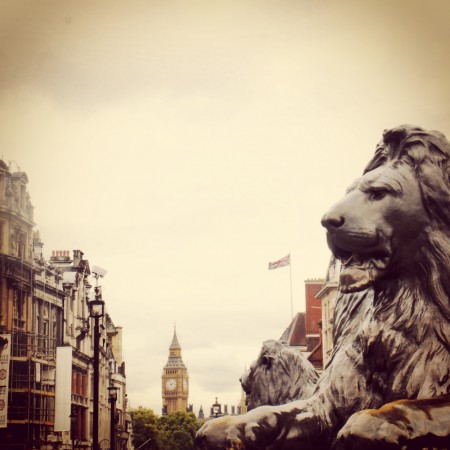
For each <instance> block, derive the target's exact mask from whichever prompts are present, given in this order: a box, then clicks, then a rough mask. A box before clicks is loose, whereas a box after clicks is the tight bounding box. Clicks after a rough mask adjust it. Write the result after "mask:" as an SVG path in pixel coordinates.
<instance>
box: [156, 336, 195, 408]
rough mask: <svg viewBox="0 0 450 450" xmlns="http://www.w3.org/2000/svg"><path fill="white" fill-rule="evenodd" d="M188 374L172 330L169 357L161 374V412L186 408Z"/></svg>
mask: <svg viewBox="0 0 450 450" xmlns="http://www.w3.org/2000/svg"><path fill="white" fill-rule="evenodd" d="M188 397H189V375H188V370H187V367H186V365H185V364H184V362H183V359H182V357H181V346H180V344H179V342H178V338H177V332H176V330H174V333H173V339H172V343H171V344H170V347H169V359H168V360H167V363H166V365H165V366H164V368H163V374H162V404H163V408H162V412H163V414H170V413H173V412H176V411H187V410H188Z"/></svg>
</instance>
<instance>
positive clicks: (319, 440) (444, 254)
mask: <svg viewBox="0 0 450 450" xmlns="http://www.w3.org/2000/svg"><path fill="white" fill-rule="evenodd" d="M322 224H323V226H324V227H325V228H326V230H327V240H328V244H329V246H330V249H331V251H332V253H333V254H334V256H335V257H337V258H338V259H340V261H341V263H342V269H341V272H340V288H339V291H340V292H339V294H338V298H337V300H336V305H335V313H334V324H335V328H334V333H335V335H334V347H333V352H332V355H331V359H330V361H329V363H328V365H327V367H326V368H325V371H324V373H323V374H322V376H321V378H320V379H319V382H318V384H317V388H316V390H315V392H314V393H313V395H312V396H311V397H309V398H308V399H303V400H296V401H294V402H291V403H288V404H286V405H281V406H261V407H259V408H255V409H254V410H252V411H250V412H248V413H247V414H244V415H242V416H229V417H224V418H219V419H216V420H211V421H209V422H208V423H206V424H205V425H204V426H203V427H202V428H201V429H200V430H199V432H198V433H197V436H196V441H195V442H196V446H197V449H202V450H203V449H208V450H216V449H226V448H239V449H246V450H251V449H252V450H253V449H294V448H295V449H303V450H304V449H308V450H312V449H330V448H339V449H345V448H351V449H358V448H364V449H365V450H367V449H369V448H376V449H382V448H400V447H401V446H407V447H406V448H408V449H409V448H417V447H416V445H419V446H420V445H422V446H424V447H425V446H430V447H431V446H434V447H436V446H441V447H443V446H444V445H445V444H447V443H448V436H449V435H450V407H449V405H450V301H449V299H450V143H449V142H448V141H447V139H446V138H445V136H444V135H443V134H441V133H439V132H437V131H425V130H423V129H421V128H418V127H413V126H407V125H405V126H400V127H397V128H394V129H391V130H387V131H385V132H384V134H383V139H382V141H381V142H380V143H379V144H378V146H377V148H376V151H375V155H374V157H373V158H372V160H371V161H370V162H369V164H368V165H367V167H366V169H365V171H364V173H363V175H362V176H361V177H360V178H358V179H357V180H356V181H355V182H354V183H353V184H352V185H351V186H350V188H349V189H348V192H347V194H346V195H345V196H344V197H343V199H342V200H340V201H339V202H338V203H336V204H335V205H334V206H332V207H331V208H330V210H329V211H328V212H327V213H326V214H325V215H324V217H323V219H322ZM416 419H420V420H419V421H418V422H416ZM424 439H425V441H423V440H424ZM427 439H428V441H427ZM423 442H425V443H423Z"/></svg>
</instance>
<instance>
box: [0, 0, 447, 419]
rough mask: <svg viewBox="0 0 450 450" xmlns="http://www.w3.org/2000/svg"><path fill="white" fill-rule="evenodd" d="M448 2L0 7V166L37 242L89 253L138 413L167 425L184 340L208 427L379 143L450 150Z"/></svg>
mask: <svg viewBox="0 0 450 450" xmlns="http://www.w3.org/2000/svg"><path fill="white" fill-rule="evenodd" d="M449 55H450V2H448V1H447V0H442V1H439V0H431V1H428V2H424V1H415V0H389V1H388V0H386V1H378V0H377V1H366V2H361V1H357V0H345V1H339V0H337V1H331V0H295V1H294V0H277V1H266V0H257V1H256V0H255V1H246V0H239V1H236V0H231V1H230V0H227V1H222V0H216V1H200V0H192V1H187V0H186V1H177V0H173V1H162V0H159V1H150V0H145V1H144V0H143V1H138V0H127V1H114V0H108V1H100V0H97V1H80V0H77V1H71V0H65V1H61V0H58V1H53V0H49V1H45V0H39V1H36V0H33V1H32V0H30V1H20V0H11V1H9V0H2V2H1V4H0V157H3V159H4V160H5V161H6V162H7V163H8V162H9V161H14V162H13V163H12V168H13V169H14V170H15V169H16V168H17V166H19V167H20V169H21V170H23V171H25V172H26V173H27V174H28V176H29V180H30V183H29V192H30V195H31V200H32V203H33V205H34V206H35V222H36V228H37V229H39V230H40V234H41V238H42V240H43V241H44V243H45V247H44V254H45V256H46V257H47V258H48V257H50V255H51V251H52V250H73V249H80V250H82V251H83V252H84V255H85V258H86V259H88V260H89V262H90V264H91V266H92V265H97V266H100V267H102V268H104V269H106V270H107V271H108V273H107V275H106V277H105V278H104V279H103V286H104V298H105V300H106V303H107V309H108V311H109V312H110V314H111V316H112V318H113V321H114V322H115V324H116V325H121V326H123V330H124V331H123V333H124V352H125V359H126V364H127V383H128V395H129V399H130V402H131V406H132V407H137V406H139V405H142V406H144V407H150V408H152V409H154V410H155V412H157V413H160V411H161V405H162V402H161V373H162V368H163V366H164V364H165V363H166V361H167V357H168V348H169V345H170V343H171V340H172V335H173V327H174V323H175V322H176V326H177V333H178V338H179V341H180V344H181V346H182V349H183V359H184V361H185V363H186V365H187V366H188V369H189V374H190V398H189V402H190V403H193V404H194V411H195V412H196V413H197V412H198V408H199V406H200V405H203V407H204V409H205V411H206V412H208V411H209V407H210V405H211V404H212V403H213V402H214V399H215V397H216V396H217V397H218V399H219V401H221V402H222V403H227V404H229V405H231V404H237V402H238V400H239V398H240V385H239V382H238V378H239V376H240V374H241V373H242V372H243V371H244V369H245V366H246V365H247V366H248V365H249V364H250V362H251V361H252V360H253V359H254V358H255V357H256V356H257V353H258V351H259V348H260V346H261V343H262V341H263V340H265V339H269V338H279V337H280V336H281V334H282V333H283V331H284V329H285V328H286V327H287V326H288V324H289V322H290V319H291V306H290V280H289V268H288V267H285V268H282V269H278V270H274V271H268V270H267V265H268V263H269V261H274V260H277V259H279V258H281V257H283V256H285V255H286V254H288V253H289V252H290V253H291V258H292V267H291V269H292V287H293V303H294V310H295V312H297V311H301V310H303V308H304V290H305V289H304V280H305V279H308V278H321V277H324V275H325V273H326V268H327V264H328V260H329V251H328V249H327V246H326V243H325V232H324V229H322V227H321V226H320V218H321V216H322V214H323V213H324V212H325V211H326V209H327V208H328V207H329V206H330V205H331V204H332V203H333V202H335V201H336V200H338V199H339V197H340V196H341V195H342V194H343V193H344V192H345V188H346V187H347V185H348V184H349V183H350V182H351V181H352V180H353V179H354V178H356V177H357V176H359V174H360V173H361V171H362V170H363V168H364V166H365V164H366V162H367V161H368V160H369V158H370V157H371V155H372V153H373V151H374V149H375V145H376V143H377V142H378V141H379V139H380V138H381V134H382V131H383V130H384V129H386V128H391V127H394V126H397V125H400V124H403V123H411V124H415V125H420V126H423V127H425V128H429V129H437V130H440V131H442V132H444V133H445V134H446V135H447V136H450V83H449V79H450V58H449Z"/></svg>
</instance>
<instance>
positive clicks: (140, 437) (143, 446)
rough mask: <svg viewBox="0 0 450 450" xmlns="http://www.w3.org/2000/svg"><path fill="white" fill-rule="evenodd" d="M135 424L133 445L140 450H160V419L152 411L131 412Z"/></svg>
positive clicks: (141, 409) (137, 410) (144, 409)
mask: <svg viewBox="0 0 450 450" xmlns="http://www.w3.org/2000/svg"><path fill="white" fill-rule="evenodd" d="M130 415H131V420H132V424H133V445H134V448H136V449H137V448H139V447H140V450H159V445H158V442H159V429H158V417H157V416H156V415H155V413H154V412H153V411H152V410H151V409H147V408H139V409H136V410H134V411H131V412H130Z"/></svg>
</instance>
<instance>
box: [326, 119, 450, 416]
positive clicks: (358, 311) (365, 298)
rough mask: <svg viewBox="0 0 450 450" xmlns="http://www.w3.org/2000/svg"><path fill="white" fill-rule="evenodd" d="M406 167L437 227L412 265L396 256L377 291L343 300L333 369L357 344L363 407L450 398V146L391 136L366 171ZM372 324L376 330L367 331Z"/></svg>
mask: <svg viewBox="0 0 450 450" xmlns="http://www.w3.org/2000/svg"><path fill="white" fill-rule="evenodd" d="M400 162H402V163H405V162H406V163H407V164H408V165H410V166H411V167H412V168H413V170H414V174H415V176H416V178H417V182H418V184H419V189H420V194H421V197H422V202H423V208H424V209H423V213H424V214H426V215H428V218H429V221H430V223H431V226H429V227H427V228H426V229H424V230H423V245H421V246H420V248H417V249H416V250H415V252H416V253H417V254H416V255H411V263H408V261H406V262H405V261H396V260H395V257H394V260H393V261H392V264H391V267H390V269H389V273H388V274H387V276H385V277H383V278H382V279H380V280H377V281H376V283H375V284H374V286H372V287H371V288H370V289H368V290H365V291H361V292H356V293H352V294H340V295H338V298H337V301H336V307H335V317H334V323H335V346H334V349H333V357H332V359H331V361H330V366H331V367H329V370H330V372H333V371H334V370H333V369H334V368H333V365H336V364H339V362H340V361H339V360H340V359H341V358H342V351H341V350H342V349H343V347H347V346H348V344H349V342H351V347H352V350H353V351H354V354H352V353H350V354H349V355H348V357H349V359H350V360H351V361H353V364H354V365H355V366H357V370H358V371H359V372H360V373H361V374H363V375H364V380H365V382H366V385H365V386H363V389H362V390H361V392H363V391H364V390H365V391H367V392H366V393H365V394H364V393H363V394H361V396H362V399H361V400H362V401H361V402H360V404H359V405H358V408H361V407H362V408H373V407H375V408H378V407H380V406H381V405H382V404H384V403H386V402H388V401H394V400H398V399H401V398H408V399H415V398H427V397H434V396H437V395H441V394H448V393H450V301H449V299H450V232H449V230H450V143H449V142H448V141H447V140H446V139H445V136H444V135H442V134H441V133H439V132H436V131H431V132H429V131H425V130H423V129H421V128H418V127H412V126H401V127H398V128H394V129H391V130H388V131H386V132H385V133H384V135H383V140H382V141H381V143H380V144H379V145H378V146H377V149H376V152H375V155H374V157H373V159H372V160H371V161H370V162H369V164H368V165H367V167H366V169H365V172H364V173H367V172H369V171H371V170H374V169H376V168H378V167H381V166H383V165H385V164H386V163H393V164H394V165H395V164H396V163H400ZM405 225H406V226H407V224H405ZM398 267H401V269H398ZM364 322H365V323H366V324H369V326H368V327H361V326H360V324H361V323H364ZM368 329H370V330H371V331H370V332H367V330H368ZM334 358H337V361H333V359H334ZM329 375H331V380H330V381H331V383H332V384H333V383H336V382H337V380H336V379H335V378H334V377H333V375H332V374H331V373H330V374H329ZM329 378H330V377H329ZM364 397H365V398H364Z"/></svg>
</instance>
